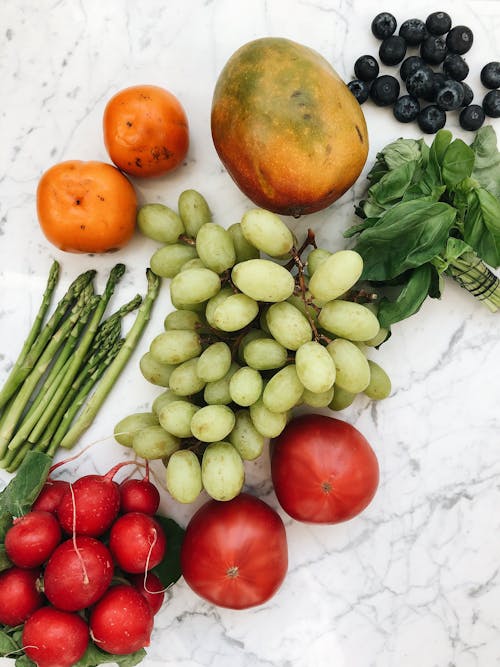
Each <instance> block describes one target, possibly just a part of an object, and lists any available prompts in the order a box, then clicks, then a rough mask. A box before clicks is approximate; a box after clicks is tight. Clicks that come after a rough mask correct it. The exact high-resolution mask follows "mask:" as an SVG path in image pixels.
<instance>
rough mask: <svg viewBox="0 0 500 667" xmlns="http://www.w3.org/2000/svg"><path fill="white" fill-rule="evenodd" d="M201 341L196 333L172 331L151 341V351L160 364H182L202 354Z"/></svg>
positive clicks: (179, 330)
mask: <svg viewBox="0 0 500 667" xmlns="http://www.w3.org/2000/svg"><path fill="white" fill-rule="evenodd" d="M201 349H202V348H201V341H200V337H199V336H198V334H197V333H196V332H194V331H187V330H182V329H172V330H170V331H164V332H163V333H161V334H158V335H157V336H155V338H153V340H152V341H151V345H150V346H149V351H150V353H151V355H152V356H153V358H154V359H156V361H157V362H158V363H160V364H169V365H175V364H181V363H182V362H184V361H187V360H188V359H192V358H193V357H197V356H198V355H199V354H200V353H201Z"/></svg>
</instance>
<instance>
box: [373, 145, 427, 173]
mask: <svg viewBox="0 0 500 667" xmlns="http://www.w3.org/2000/svg"><path fill="white" fill-rule="evenodd" d="M382 155H383V158H384V161H385V164H386V165H387V168H388V169H389V170H391V171H392V170H393V169H397V168H398V167H401V166H403V165H405V164H407V163H408V162H420V160H421V158H422V152H421V144H420V142H419V141H417V140H415V139H397V140H396V141H393V142H392V143H390V144H388V145H387V146H386V147H385V148H384V149H383V151H382Z"/></svg>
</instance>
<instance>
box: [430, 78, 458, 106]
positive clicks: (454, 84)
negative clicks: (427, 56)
mask: <svg viewBox="0 0 500 667" xmlns="http://www.w3.org/2000/svg"><path fill="white" fill-rule="evenodd" d="M463 99H464V89H463V87H462V84H461V83H460V82H459V81H453V79H449V80H448V81H446V83H445V84H444V86H443V87H442V88H441V89H440V90H439V91H438V92H437V94H436V104H437V106H438V107H439V108H440V109H441V110H442V111H453V110H454V109H458V108H459V107H461V106H462V102H463Z"/></svg>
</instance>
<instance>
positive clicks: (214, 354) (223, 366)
mask: <svg viewBox="0 0 500 667" xmlns="http://www.w3.org/2000/svg"><path fill="white" fill-rule="evenodd" d="M230 367H231V348H230V347H229V345H228V344H227V343H224V342H223V341H219V342H217V343H212V345H209V346H208V347H207V348H206V350H204V351H203V352H202V353H201V355H200V356H199V358H198V364H197V366H196V373H197V375H198V377H199V378H200V379H201V380H203V381H204V382H215V381H217V380H220V379H221V378H223V377H224V375H226V373H227V372H228V370H229V369H230Z"/></svg>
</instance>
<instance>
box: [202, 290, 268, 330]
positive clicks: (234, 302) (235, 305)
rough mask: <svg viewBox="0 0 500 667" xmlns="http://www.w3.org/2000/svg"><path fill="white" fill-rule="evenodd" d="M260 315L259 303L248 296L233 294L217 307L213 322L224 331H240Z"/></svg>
mask: <svg viewBox="0 0 500 667" xmlns="http://www.w3.org/2000/svg"><path fill="white" fill-rule="evenodd" d="M258 313H259V304H258V303H257V301H255V300H254V299H252V298H251V297H249V296H247V295H246V294H231V295H230V296H228V297H227V298H226V299H224V300H223V301H222V302H221V303H220V304H219V305H218V306H217V308H216V309H215V311H214V314H213V321H214V324H215V326H216V327H217V329H221V330H222V331H239V330H240V329H244V328H245V327H246V326H248V325H249V324H250V322H252V320H254V319H255V318H256V317H257V315H258Z"/></svg>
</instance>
